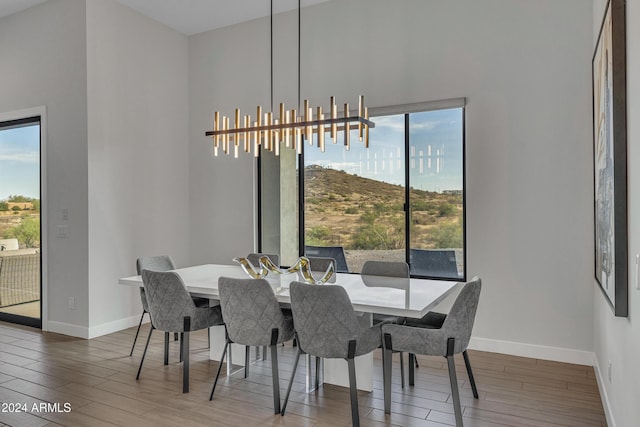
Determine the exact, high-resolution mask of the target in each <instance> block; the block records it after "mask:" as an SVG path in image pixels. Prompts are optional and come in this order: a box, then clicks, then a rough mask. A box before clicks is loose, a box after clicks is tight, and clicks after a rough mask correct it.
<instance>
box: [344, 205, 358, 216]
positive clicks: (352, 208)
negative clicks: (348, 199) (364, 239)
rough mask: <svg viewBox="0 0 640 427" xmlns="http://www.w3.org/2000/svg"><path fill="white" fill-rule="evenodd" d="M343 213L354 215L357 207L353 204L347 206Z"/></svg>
mask: <svg viewBox="0 0 640 427" xmlns="http://www.w3.org/2000/svg"><path fill="white" fill-rule="evenodd" d="M344 213H346V214H349V215H355V214H357V213H358V209H357V208H355V207H353V206H349V207H348V208H347V209H345V210H344Z"/></svg>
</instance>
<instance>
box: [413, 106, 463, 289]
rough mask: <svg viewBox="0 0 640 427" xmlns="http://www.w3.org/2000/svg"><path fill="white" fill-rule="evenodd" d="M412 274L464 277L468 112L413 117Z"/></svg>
mask: <svg viewBox="0 0 640 427" xmlns="http://www.w3.org/2000/svg"><path fill="white" fill-rule="evenodd" d="M409 162H410V164H409V183H410V188H411V191H410V195H409V198H410V204H411V210H410V212H411V213H410V218H411V230H410V235H411V242H410V257H409V258H410V264H411V273H412V274H415V275H419V276H429V277H443V278H462V277H463V276H464V247H463V245H464V235H463V233H464V223H463V218H464V215H463V214H464V212H463V209H464V205H463V167H464V165H463V109H462V108H455V109H450V110H437V111H427V112H421V113H414V114H410V115H409Z"/></svg>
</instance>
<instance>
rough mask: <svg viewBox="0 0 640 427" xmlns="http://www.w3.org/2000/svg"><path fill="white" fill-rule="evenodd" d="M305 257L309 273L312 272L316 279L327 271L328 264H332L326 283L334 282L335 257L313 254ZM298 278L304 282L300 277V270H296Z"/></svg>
mask: <svg viewBox="0 0 640 427" xmlns="http://www.w3.org/2000/svg"><path fill="white" fill-rule="evenodd" d="M307 259H308V260H309V267H310V270H311V274H313V276H314V277H315V278H316V279H319V278H320V277H321V276H322V275H323V274H324V273H325V272H326V271H327V269H328V268H329V265H331V264H333V275H331V277H330V278H329V280H328V281H327V283H335V282H336V266H337V264H336V260H335V259H333V258H327V257H313V256H310V257H307ZM298 279H300V281H302V282H304V278H303V277H302V274H301V273H300V272H298Z"/></svg>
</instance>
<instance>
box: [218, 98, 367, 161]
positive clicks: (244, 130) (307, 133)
mask: <svg viewBox="0 0 640 427" xmlns="http://www.w3.org/2000/svg"><path fill="white" fill-rule="evenodd" d="M343 112H344V113H343V114H344V115H343V116H342V117H338V108H337V105H336V102H335V98H334V97H333V96H332V97H331V104H330V109H329V113H328V115H326V116H325V113H323V112H322V107H316V115H315V119H314V118H313V108H311V107H309V101H308V100H306V99H305V101H304V110H303V112H302V114H303V115H298V113H297V112H296V110H295V109H292V110H290V111H289V110H285V108H284V104H283V103H281V104H280V118H279V119H276V118H274V114H273V113H272V112H268V113H265V114H264V122H262V121H261V120H262V117H263V115H262V107H261V106H258V107H257V108H256V120H255V121H253V122H252V120H251V116H250V115H245V116H244V118H242V117H241V116H240V109H237V108H236V111H235V127H233V128H232V127H230V125H229V118H228V117H225V116H223V117H222V120H220V113H219V112H218V111H216V112H215V113H214V119H213V130H212V131H209V132H206V135H207V136H211V137H212V138H213V154H214V155H215V156H217V155H218V152H219V151H220V150H222V152H223V153H224V154H229V153H230V152H231V151H232V150H233V153H234V156H235V157H238V152H239V151H240V150H243V151H244V152H246V153H250V152H251V147H252V146H253V153H254V156H255V157H258V156H260V146H261V145H262V146H263V147H264V148H265V149H267V150H269V151H272V152H274V154H275V155H276V156H278V155H280V143H282V142H284V144H285V147H286V148H292V149H294V150H296V151H297V152H298V154H301V153H302V145H303V143H304V140H306V141H308V142H309V144H313V134H314V133H315V134H316V135H317V145H318V148H320V150H321V151H323V152H324V151H325V134H326V133H327V132H328V133H330V134H331V135H330V138H331V140H332V142H333V143H334V144H336V143H337V142H338V132H342V133H343V134H344V145H345V149H347V150H349V149H350V146H351V143H350V140H351V138H350V132H351V130H355V129H356V128H357V129H358V139H359V140H360V141H364V146H365V148H369V129H370V128H373V127H375V123H373V122H372V121H370V120H369V111H368V109H367V107H365V106H364V97H363V96H362V95H361V96H360V98H359V100H358V114H357V115H354V116H352V115H350V111H349V104H344V110H343ZM251 123H253V124H251Z"/></svg>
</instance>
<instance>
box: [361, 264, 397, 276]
mask: <svg viewBox="0 0 640 427" xmlns="http://www.w3.org/2000/svg"><path fill="white" fill-rule="evenodd" d="M360 274H362V275H369V276H386V277H409V264H407V263H406V262H396V261H366V262H365V263H364V264H363V265H362V271H361V272H360Z"/></svg>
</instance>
